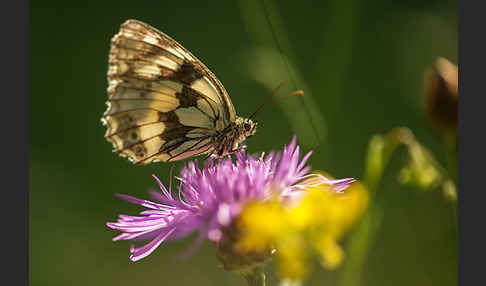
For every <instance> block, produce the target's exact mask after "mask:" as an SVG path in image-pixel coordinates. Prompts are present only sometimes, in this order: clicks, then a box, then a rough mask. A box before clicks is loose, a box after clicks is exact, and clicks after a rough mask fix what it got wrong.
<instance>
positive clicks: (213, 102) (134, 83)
mask: <svg viewBox="0 0 486 286" xmlns="http://www.w3.org/2000/svg"><path fill="white" fill-rule="evenodd" d="M108 81H109V87H108V96H109V99H108V101H107V104H108V109H107V110H106V112H105V114H104V116H103V123H104V124H105V125H106V127H107V131H106V134H105V137H106V139H107V140H108V141H110V142H111V143H112V144H113V147H114V149H115V151H116V152H117V153H119V154H120V155H122V156H125V157H128V158H129V159H130V160H131V161H133V162H135V163H140V164H147V163H150V162H152V161H176V160H182V159H185V158H188V157H192V156H197V155H201V154H204V153H208V152H211V151H212V150H213V148H214V146H213V145H212V142H211V140H212V138H214V136H215V135H216V133H217V132H220V131H222V130H224V129H225V128H226V127H227V126H228V125H229V124H231V123H232V122H234V121H235V119H236V114H235V109H234V107H233V105H232V103H231V100H230V99H229V96H228V94H227V92H226V91H225V89H224V87H223V86H222V84H221V83H220V82H219V80H218V79H217V78H216V77H215V76H214V74H213V73H211V71H209V69H208V68H207V67H206V66H205V65H204V64H203V63H201V62H200V61H199V60H198V59H197V58H196V57H194V56H193V55H192V54H191V53H190V52H189V51H187V50H186V49H185V48H183V47H182V46H181V45H180V44H178V43H177V42H176V41H174V40H173V39H171V38H170V37H168V36H167V35H165V34H164V33H162V32H160V31H158V30H157V29H155V28H152V27H151V26H149V25H147V24H145V23H142V22H140V21H136V20H128V21H126V22H125V23H123V24H122V25H121V27H120V31H119V33H118V34H116V35H115V36H114V37H113V38H112V41H111V50H110V55H109V69H108Z"/></svg>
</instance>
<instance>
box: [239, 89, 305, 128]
mask: <svg viewBox="0 0 486 286" xmlns="http://www.w3.org/2000/svg"><path fill="white" fill-rule="evenodd" d="M282 86H283V83H280V84H279V85H278V86H277V87H276V88H275V89H274V90H273V92H272V93H271V94H270V95H269V96H267V98H266V99H265V101H264V102H263V103H262V104H261V105H260V106H259V107H258V108H257V109H256V110H255V112H253V114H252V115H250V117H248V119H251V118H253V117H254V116H255V115H256V114H257V113H258V112H259V111H260V110H261V109H262V108H263V107H264V106H265V105H267V103H268V102H269V101H270V99H272V97H274V96H275V95H276V94H277V91H278V90H279V89H280V88H282ZM297 94H304V91H303V90H301V89H299V90H296V91H294V92H292V93H291V94H289V95H287V97H291V96H294V95H297Z"/></svg>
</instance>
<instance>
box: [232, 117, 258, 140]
mask: <svg viewBox="0 0 486 286" xmlns="http://www.w3.org/2000/svg"><path fill="white" fill-rule="evenodd" d="M235 123H236V128H237V130H238V134H239V135H240V136H239V139H240V140H238V141H243V140H245V139H246V138H248V137H250V136H252V135H253V134H255V132H256V128H257V125H258V123H256V122H253V121H252V120H251V119H249V118H242V117H238V118H237V119H236V122H235Z"/></svg>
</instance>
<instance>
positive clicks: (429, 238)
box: [29, 0, 457, 286]
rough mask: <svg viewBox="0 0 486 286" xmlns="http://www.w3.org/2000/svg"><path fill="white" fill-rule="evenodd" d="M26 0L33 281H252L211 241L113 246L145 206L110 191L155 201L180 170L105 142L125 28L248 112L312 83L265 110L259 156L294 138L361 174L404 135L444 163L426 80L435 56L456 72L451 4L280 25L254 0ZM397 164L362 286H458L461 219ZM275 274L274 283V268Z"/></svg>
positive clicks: (283, 20) (282, 16)
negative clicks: (388, 136)
mask: <svg viewBox="0 0 486 286" xmlns="http://www.w3.org/2000/svg"><path fill="white" fill-rule="evenodd" d="M30 4H31V7H30V19H31V20H30V89H31V93H30V166H29V169H30V245H29V247H30V269H29V271H30V281H31V285H35V286H40V285H49V286H55V285H82V286H86V285H120V286H121V285H244V282H243V280H242V279H240V278H239V277H236V276H234V275H233V274H231V273H228V272H225V271H224V270H223V269H222V268H221V267H220V265H219V263H218V261H217V259H216V258H215V253H214V249H213V246H212V245H211V244H210V243H206V244H204V245H203V247H202V248H201V249H200V250H199V251H198V252H197V253H196V254H195V255H194V256H193V257H191V258H190V259H189V260H188V261H185V262H176V260H175V256H176V255H177V254H178V253H180V252H181V251H182V250H183V249H185V248H186V247H187V246H188V245H189V244H190V242H191V239H186V240H183V241H178V242H171V243H168V244H165V245H163V246H161V247H159V248H158V249H157V250H156V251H155V252H154V253H153V254H152V255H150V256H149V257H147V258H145V259H143V260H141V261H139V262H137V263H132V262H130V261H129V259H128V256H129V243H128V242H117V243H114V242H112V241H111V238H112V237H113V236H115V235H116V232H115V231H113V230H110V229H108V228H107V227H106V226H105V222H106V221H114V220H115V219H116V216H117V215H118V214H120V213H125V214H135V212H137V211H138V210H139V208H138V207H137V206H133V205H131V204H129V203H127V202H124V201H122V200H120V199H118V198H116V197H115V196H113V194H114V193H126V194H130V195H134V196H138V197H146V195H147V193H146V191H147V190H148V188H151V187H155V182H154V181H153V179H152V178H151V174H157V175H158V176H159V177H160V178H161V179H163V181H164V182H167V181H168V173H169V168H170V167H171V166H175V171H176V172H177V171H178V170H180V167H181V166H182V163H173V164H164V163H159V164H153V165H151V166H145V167H141V166H135V165H132V164H131V163H129V162H128V161H127V160H126V159H124V158H120V157H118V156H117V155H116V154H114V153H112V151H111V150H112V147H111V144H109V143H108V142H107V141H105V139H104V138H103V135H104V132H105V128H104V127H103V126H102V124H101V122H100V117H101V115H102V114H103V112H104V110H105V109H106V105H105V101H106V99H107V94H106V88H107V80H106V72H107V62H108V51H109V44H110V38H111V37H112V36H113V35H114V34H115V33H117V32H118V28H119V25H120V24H121V23H122V22H123V21H125V20H126V19H128V18H134V19H138V20H141V21H144V22H146V23H149V24H150V25H152V26H154V27H156V28H158V29H160V30H161V31H164V32H165V33H167V34H168V35H170V36H171V37H173V38H174V39H176V40H177V41H178V42H180V43H181V44H182V45H184V46H185V47H186V48H187V49H188V50H190V51H191V52H192V53H193V54H195V55H196V56H197V57H198V58H199V59H200V60H202V61H203V62H204V63H205V64H206V65H207V66H208V67H209V68H210V69H211V70H212V71H213V72H214V73H215V74H216V75H217V76H218V78H219V79H220V80H221V81H222V83H223V84H224V86H225V87H226V89H227V90H228V92H229V94H230V96H231V98H232V101H233V104H234V105H235V107H236V110H237V112H238V114H239V115H241V116H248V115H249V114H250V113H252V112H253V111H254V110H255V109H256V108H257V106H258V105H259V104H260V103H261V102H262V101H263V100H264V98H265V97H266V96H267V95H268V94H269V93H270V92H271V89H272V88H275V87H276V86H277V85H278V84H279V83H280V82H283V83H284V84H285V88H284V89H283V90H281V91H280V93H279V94H280V96H281V98H284V94H287V93H290V92H292V91H294V90H296V89H304V91H305V92H306V95H304V96H303V98H300V99H299V98H297V97H292V98H290V99H287V100H283V101H279V102H275V104H269V105H268V106H267V107H266V108H265V109H264V111H263V112H261V113H260V114H259V115H258V116H257V121H258V122H259V129H258V132H257V134H256V136H253V137H252V138H250V139H249V140H248V141H247V144H248V150H249V151H250V152H261V151H267V152H268V151H270V150H273V149H280V148H281V147H282V146H283V144H287V143H288V142H289V141H290V139H291V137H292V135H293V134H297V135H298V136H299V137H298V139H299V143H301V144H302V145H303V147H304V149H305V151H308V150H310V149H313V150H314V155H313V156H312V157H311V159H310V164H311V165H312V167H313V168H314V169H321V170H325V171H327V172H329V173H331V174H333V175H334V176H335V177H355V178H358V179H359V178H361V177H362V175H363V168H364V167H363V165H364V158H365V152H366V147H367V143H368V140H369V139H370V137H371V136H372V135H373V134H376V133H385V132H387V131H388V130H389V129H391V128H393V127H396V126H407V127H409V128H411V129H412V130H413V131H414V133H415V135H416V137H417V138H418V140H420V141H421V142H422V143H423V144H424V145H426V146H428V147H429V148H430V149H431V150H432V151H433V152H434V153H435V154H436V155H437V157H438V159H439V161H441V162H444V160H445V155H444V148H443V145H442V139H441V137H440V136H439V134H437V133H436V132H434V130H433V129H432V128H431V127H430V126H429V124H428V123H427V121H426V114H425V111H424V110H425V109H424V105H423V98H422V96H423V91H422V89H423V71H424V69H425V68H426V67H427V66H429V65H430V64H431V63H432V62H433V60H434V59H435V58H436V57H437V56H443V57H446V58H448V59H449V60H451V61H452V62H454V63H456V64H457V3H456V1H439V0H430V1H424V0H420V1H419V0H400V1H389V0H368V1H360V0H331V1H305V0H300V1H274V2H273V6H272V5H270V4H271V3H270V4H269V6H268V7H273V8H268V10H267V15H268V16H269V19H270V20H271V21H272V26H269V25H268V22H266V19H265V13H264V11H265V10H264V9H263V7H262V5H261V2H260V1H240V2H236V1H227V0H219V1H211V2H207V1H157V2H156V1H153V2H152V1H147V2H145V1H97V2H93V3H90V2H87V1H83V2H80V3H71V2H68V1H42V2H41V1H32V2H31V3H30ZM270 29H274V34H272V33H270ZM273 35H275V36H276V37H275V38H276V39H277V41H278V43H279V46H280V50H281V51H282V53H283V55H284V56H285V57H286V60H282V57H281V56H280V54H279V50H278V48H277V46H276V43H277V42H276V41H275V39H274V37H273ZM255 48H258V50H255ZM262 51H266V52H262ZM272 54H273V55H277V57H274V58H273V59H272V56H271V55H272ZM266 55H267V56H266ZM287 57H288V58H287ZM259 66H260V67H262V66H263V67H264V68H265V69H267V74H262V69H259V68H258V67H259ZM292 115H295V116H292ZM311 117H312V118H311ZM309 122H313V123H314V124H315V125H316V126H315V127H316V128H315V129H317V133H318V137H319V138H320V139H319V141H320V143H318V142H319V141H317V140H316V139H315V138H313V137H312V136H316V135H315V133H316V132H315V131H316V130H313V129H310V127H309V126H311V124H310V123H309ZM403 159H404V152H402V153H400V152H399V153H398V154H397V155H396V156H394V157H393V158H392V162H391V165H390V168H388V169H387V170H386V173H385V176H384V179H383V181H382V184H381V188H380V190H379V192H378V195H377V197H376V199H377V200H379V201H380V203H381V205H382V206H383V207H384V211H385V217H384V218H383V225H382V228H381V229H380V230H379V232H378V235H377V241H376V243H375V244H373V245H372V247H371V251H370V255H369V256H368V257H367V259H366V264H365V268H364V273H363V278H362V285H407V286H409V285H441V286H448V285H456V284H457V248H456V239H455V234H454V227H453V224H452V212H451V209H450V208H449V206H448V205H447V203H446V202H445V200H444V199H443V197H442V194H441V193H440V192H439V191H438V190H436V191H430V192H421V191H417V190H414V189H411V188H406V187H403V186H399V185H398V184H397V183H396V171H397V170H398V168H399V166H400V165H402V164H403ZM271 267H272V266H271V265H270V266H269V268H270V270H271ZM336 277H337V272H336V271H334V272H332V271H324V270H322V269H319V268H315V271H314V273H313V275H312V277H311V278H310V280H309V281H308V282H307V283H306V285H334V283H335V282H336ZM268 279H269V285H276V277H275V276H274V275H273V274H272V272H271V271H270V274H269V278H268Z"/></svg>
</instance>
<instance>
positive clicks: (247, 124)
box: [243, 122, 251, 131]
mask: <svg viewBox="0 0 486 286" xmlns="http://www.w3.org/2000/svg"><path fill="white" fill-rule="evenodd" d="M243 127H244V128H245V131H250V129H251V125H250V123H248V122H245V124H244V125H243Z"/></svg>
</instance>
